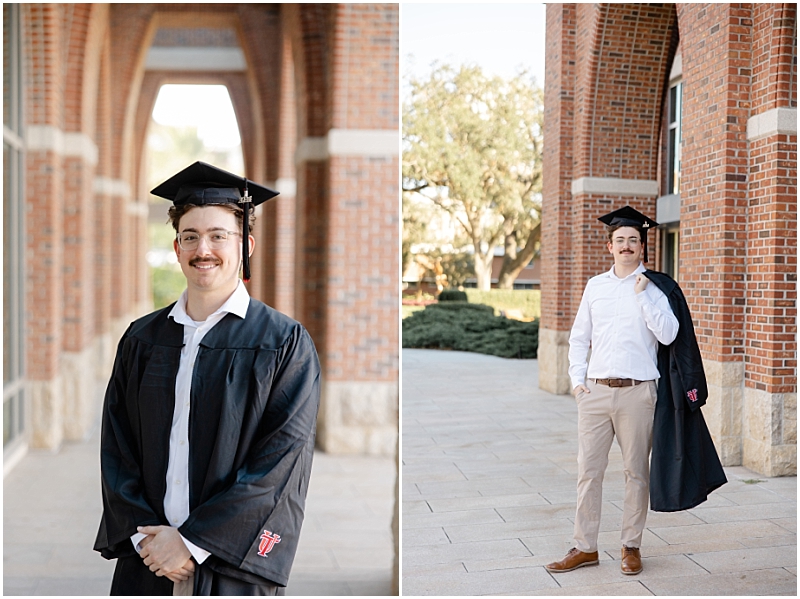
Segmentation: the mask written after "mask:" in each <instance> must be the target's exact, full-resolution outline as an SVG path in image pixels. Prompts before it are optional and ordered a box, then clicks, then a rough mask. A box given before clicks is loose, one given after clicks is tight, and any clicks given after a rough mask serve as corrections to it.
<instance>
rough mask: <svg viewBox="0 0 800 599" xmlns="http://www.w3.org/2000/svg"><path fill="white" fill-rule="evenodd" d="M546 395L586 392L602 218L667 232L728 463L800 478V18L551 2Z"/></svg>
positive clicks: (791, 9) (666, 247) (664, 240)
mask: <svg viewBox="0 0 800 599" xmlns="http://www.w3.org/2000/svg"><path fill="white" fill-rule="evenodd" d="M546 65H547V66H546V75H545V117H544V119H545V129H544V186H543V196H544V197H543V206H542V280H543V281H545V282H546V285H542V321H541V329H540V332H539V340H540V341H539V342H540V346H539V362H540V380H539V384H540V386H541V387H542V388H543V389H546V390H547V391H550V392H554V393H569V391H570V383H569V378H568V376H567V367H568V360H567V351H568V338H569V331H570V328H571V326H572V321H573V320H574V317H575V313H576V311H577V308H578V304H579V302H580V299H581V294H582V293H583V289H584V286H585V284H586V281H587V280H588V279H589V277H591V276H594V275H596V274H599V273H600V272H603V271H606V270H608V269H609V268H610V267H611V264H612V261H611V258H610V256H609V254H608V253H607V252H606V251H605V231H604V228H603V226H602V225H601V224H600V223H598V222H597V220H596V219H597V217H598V216H600V215H602V214H605V213H607V212H610V211H611V210H613V209H616V208H620V207H622V206H624V205H626V204H630V205H631V206H633V207H634V208H636V209H637V210H640V211H642V212H644V213H646V214H648V215H650V216H652V217H654V218H655V219H656V220H657V221H658V222H659V223H661V226H660V227H659V229H658V231H657V233H656V235H652V234H651V235H650V237H651V239H650V243H649V245H650V247H651V248H654V250H655V251H653V250H652V249H651V252H650V259H651V262H650V264H649V265H648V266H649V267H650V268H654V269H656V270H661V271H663V272H667V273H669V274H670V275H672V276H673V277H674V278H676V279H677V280H678V282H679V283H680V285H681V288H682V289H683V291H684V293H685V294H686V297H687V300H688V302H689V307H690V309H691V312H692V316H693V319H694V325H695V330H696V333H697V338H698V341H699V344H700V349H701V352H702V354H703V364H704V367H705V371H706V376H707V378H708V386H709V399H708V404H707V405H706V408H705V409H704V410H703V412H704V414H705V417H706V419H707V421H708V424H709V428H710V429H711V432H712V435H713V437H714V441H715V443H716V446H717V449H718V451H719V453H720V457H721V458H722V463H723V464H724V465H726V466H735V465H744V466H746V467H748V468H750V469H752V470H755V471H757V472H759V473H762V474H765V475H767V476H779V475H787V474H796V472H797V321H796V318H797V305H796V302H797V5H796V4H635V3H633V4H631V3H629V4H548V5H547V49H546Z"/></svg>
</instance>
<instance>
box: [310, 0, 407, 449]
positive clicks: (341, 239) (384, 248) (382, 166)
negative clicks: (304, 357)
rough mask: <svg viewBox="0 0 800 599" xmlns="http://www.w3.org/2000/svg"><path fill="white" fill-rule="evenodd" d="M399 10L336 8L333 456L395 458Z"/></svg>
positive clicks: (327, 406) (327, 438) (329, 404)
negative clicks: (348, 453) (368, 455)
mask: <svg viewBox="0 0 800 599" xmlns="http://www.w3.org/2000/svg"><path fill="white" fill-rule="evenodd" d="M398 41H399V40H398V6H397V5H388V4H383V5H375V4H340V5H337V7H336V11H335V16H334V22H333V37H332V40H331V42H332V52H331V59H332V60H331V63H330V68H331V74H330V77H331V81H332V87H331V111H332V114H331V117H330V121H331V124H332V128H331V129H330V130H329V131H328V134H327V141H326V143H327V148H328V154H329V156H330V159H329V162H328V173H327V177H328V193H329V203H328V222H327V228H328V233H327V246H326V250H327V251H326V254H327V255H328V257H329V258H328V266H327V284H326V289H325V295H326V304H327V318H326V320H325V329H326V333H325V338H326V339H327V342H326V344H325V348H324V352H325V365H326V369H325V379H324V381H323V396H322V405H321V407H320V424H319V426H318V434H319V438H320V444H321V446H322V447H323V448H325V449H327V450H329V451H337V452H363V453H371V454H381V455H393V454H394V451H395V444H396V439H397V420H398V411H397V410H398V374H399V373H398V345H399V338H398V327H397V306H398V300H397V298H398V291H399V290H398V278H397V273H398V272H399V255H398V252H397V248H398V222H397V216H398V215H397V203H398V188H397V181H398V179H397V177H398V172H399V147H400V144H399V141H400V140H399V115H398V93H399V89H398V77H399V70H398V60H397V58H398Z"/></svg>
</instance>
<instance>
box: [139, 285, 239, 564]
mask: <svg viewBox="0 0 800 599" xmlns="http://www.w3.org/2000/svg"><path fill="white" fill-rule="evenodd" d="M249 305H250V295H249V294H248V293H247V288H245V286H244V284H243V283H242V281H239V284H238V286H237V287H236V290H235V291H234V292H233V294H231V296H230V297H229V298H228V299H227V301H226V302H225V303H224V304H222V306H220V308H219V310H217V311H216V312H214V313H213V314H212V315H211V316H209V317H208V318H207V319H206V320H204V321H202V322H197V321H195V320H192V319H191V318H190V317H189V315H188V314H187V313H186V291H184V292H183V294H182V295H181V297H180V299H179V300H178V301H177V302H176V304H175V306H174V307H173V308H172V310H171V311H170V313H169V315H168V317H170V318H172V319H174V320H175V322H177V323H178V324H182V325H183V348H182V349H181V360H180V365H179V367H178V376H177V378H176V379H175V410H174V412H173V414H172V429H171V431H170V434H169V462H168V465H167V490H166V494H165V495H164V514H165V515H166V517H167V520H168V521H169V524H170V526H173V527H175V528H178V527H179V526H180V525H181V524H183V523H184V522H186V519H187V518H188V517H189V408H190V398H191V392H192V374H193V373H194V362H195V359H196V358H197V351H198V349H199V348H200V342H201V341H202V340H203V337H205V336H206V334H207V333H208V332H209V331H210V330H211V329H212V328H214V326H215V325H216V324H217V323H218V322H219V321H220V320H222V319H223V318H224V317H225V316H226V315H227V314H228V313H233V314H236V315H237V316H239V317H241V318H244V317H245V316H246V315H247V307H248V306H249ZM145 536H146V535H143V534H141V533H136V534H135V535H133V536H132V537H131V540H132V541H133V545H134V547H136V551H140V550H141V547H140V546H139V543H140V542H141V540H142V539H143V538H144V537H145ZM181 539H183V542H184V543H185V544H186V547H187V548H188V549H189V551H190V552H191V554H192V556H193V557H194V559H195V561H197V563H199V564H201V563H203V561H204V560H205V559H206V558H207V557H208V556H209V555H211V554H210V553H209V552H208V551H206V550H205V549H201V548H200V547H198V546H197V545H195V544H194V543H192V542H191V541H189V540H188V539H185V538H184V537H183V535H181Z"/></svg>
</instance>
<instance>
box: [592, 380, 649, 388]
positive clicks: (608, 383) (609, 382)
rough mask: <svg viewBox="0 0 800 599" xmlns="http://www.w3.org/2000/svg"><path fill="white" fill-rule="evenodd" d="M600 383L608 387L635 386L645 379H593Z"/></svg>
mask: <svg viewBox="0 0 800 599" xmlns="http://www.w3.org/2000/svg"><path fill="white" fill-rule="evenodd" d="M592 380H593V381H594V382H595V383H597V384H599V385H606V386H608V387H633V386H634V385H638V384H639V383H644V381H637V380H636V379H592Z"/></svg>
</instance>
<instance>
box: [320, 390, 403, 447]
mask: <svg viewBox="0 0 800 599" xmlns="http://www.w3.org/2000/svg"><path fill="white" fill-rule="evenodd" d="M397 425H398V387H397V383H384V382H372V381H328V382H325V381H323V383H322V392H321V403H320V410H319V418H318V420H317V444H318V446H319V447H320V448H321V449H322V450H323V451H327V452H330V453H362V454H368V455H381V456H391V455H394V451H395V444H396V443H397Z"/></svg>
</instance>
